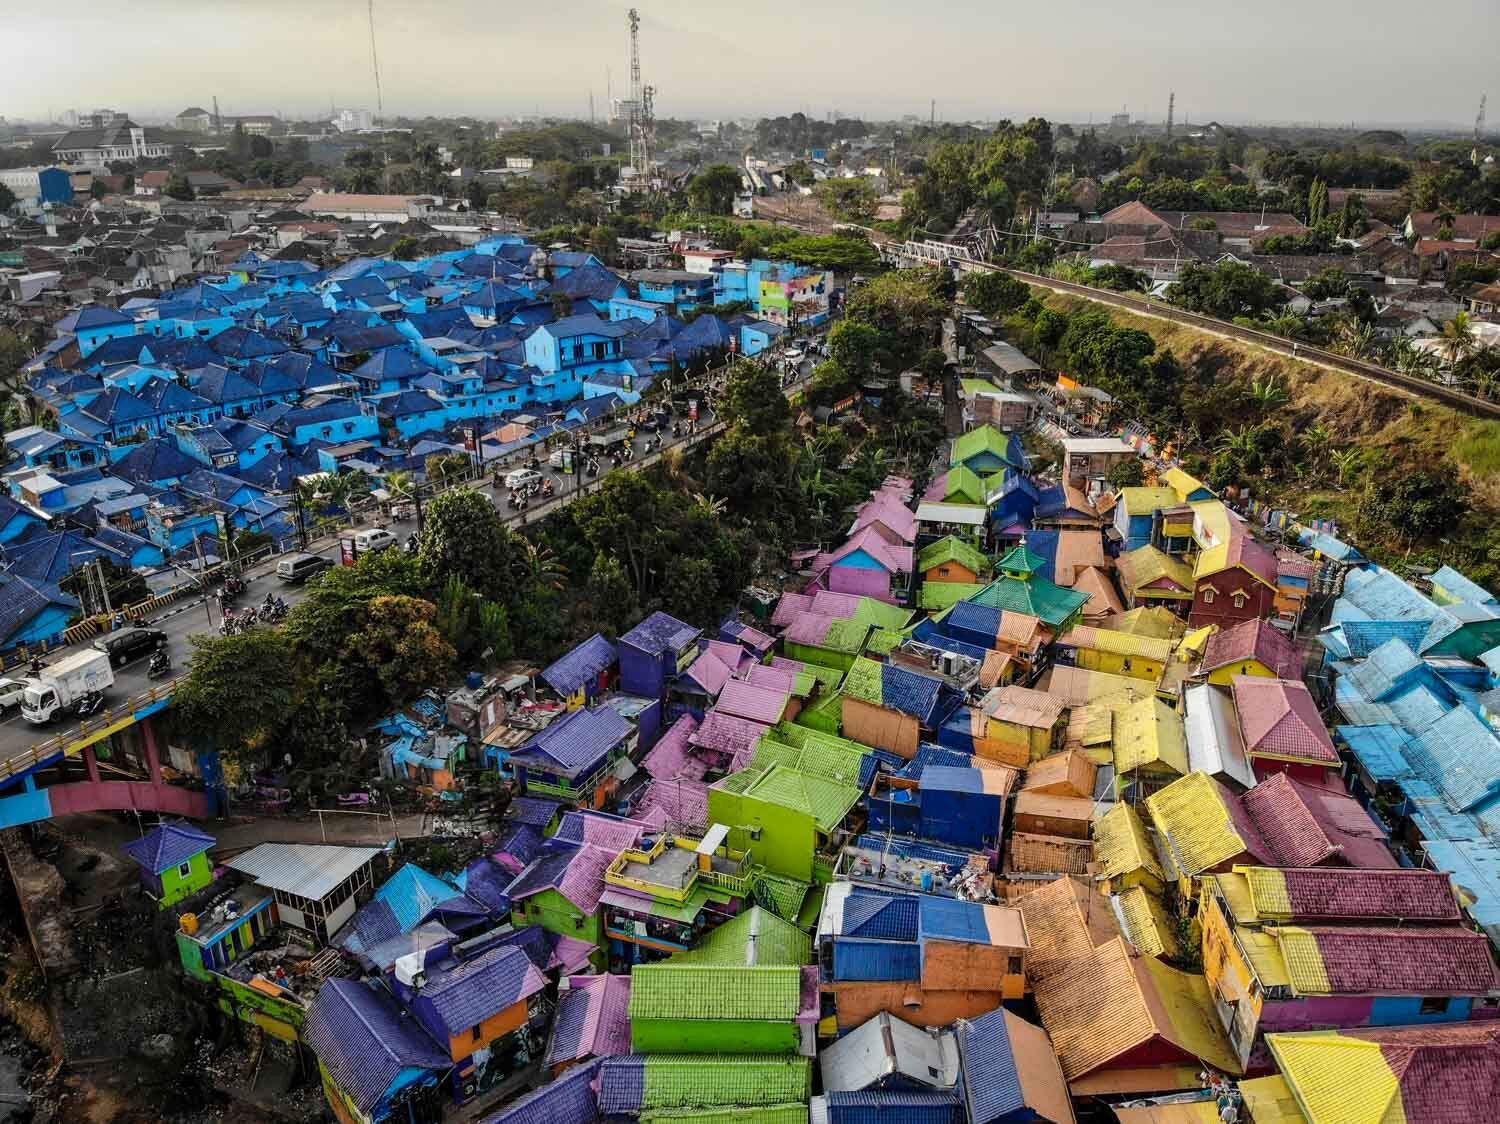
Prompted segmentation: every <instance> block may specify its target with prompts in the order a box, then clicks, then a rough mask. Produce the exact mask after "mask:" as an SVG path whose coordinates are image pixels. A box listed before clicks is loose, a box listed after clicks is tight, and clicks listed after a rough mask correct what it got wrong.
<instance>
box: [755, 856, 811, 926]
mask: <svg viewBox="0 0 1500 1124" xmlns="http://www.w3.org/2000/svg"><path fill="white" fill-rule="evenodd" d="M814 865H816V859H814ZM807 891H808V885H807V883H806V882H799V881H798V880H797V879H795V878H788V877H786V876H785V875H782V874H771V873H770V872H769V871H763V872H761V873H760V874H759V875H758V877H757V879H756V883H755V900H756V901H758V902H760V904H761V905H763V906H765V907H766V908H767V909H769V910H771V911H772V912H773V913H775V914H776V915H777V916H778V917H781V918H785V919H786V920H788V921H792V920H795V919H796V918H797V917H798V915H799V914H800V913H801V911H802V903H803V902H804V901H806V900H807V897H808V893H807Z"/></svg>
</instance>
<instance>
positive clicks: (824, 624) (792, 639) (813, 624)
mask: <svg viewBox="0 0 1500 1124" xmlns="http://www.w3.org/2000/svg"><path fill="white" fill-rule="evenodd" d="M843 619H847V618H841V617H827V616H824V615H823V614H822V613H798V614H797V615H796V616H795V617H794V618H792V620H790V621H788V622H787V626H786V631H785V632H783V633H782V634H781V638H782V639H783V640H785V641H786V642H787V643H789V644H821V643H823V638H824V637H825V636H827V635H828V626H829V625H831V624H833V622H834V621H836V620H843Z"/></svg>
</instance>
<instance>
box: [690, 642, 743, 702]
mask: <svg viewBox="0 0 1500 1124" xmlns="http://www.w3.org/2000/svg"><path fill="white" fill-rule="evenodd" d="M733 670H734V669H733V668H731V667H728V666H726V665H725V663H724V661H723V660H722V659H721V658H720V657H719V655H718V653H717V652H713V651H706V650H705V651H704V652H703V653H702V654H701V655H700V656H699V657H698V658H697V659H695V660H694V661H693V662H692V663H691V664H690V665H689V666H688V669H687V671H685V672H683V674H684V675H685V676H686V677H687V678H689V679H691V680H692V681H693V682H694V683H696V684H698V686H700V687H702V688H703V689H704V691H706V692H707V693H708V694H709V696H710V697H717V696H718V694H719V692H720V691H722V690H723V689H724V684H725V682H726V681H727V680H728V679H729V676H730V674H731V673H732V672H733Z"/></svg>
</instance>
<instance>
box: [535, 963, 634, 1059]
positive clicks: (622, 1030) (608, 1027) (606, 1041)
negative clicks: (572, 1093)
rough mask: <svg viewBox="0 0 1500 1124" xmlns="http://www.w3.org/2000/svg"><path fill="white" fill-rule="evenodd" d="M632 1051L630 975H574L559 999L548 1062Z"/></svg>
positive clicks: (609, 1055)
mask: <svg viewBox="0 0 1500 1124" xmlns="http://www.w3.org/2000/svg"><path fill="white" fill-rule="evenodd" d="M628 1053H630V977H629V976H612V975H607V976H573V977H572V978H571V979H570V980H569V988H568V990H566V991H564V992H562V993H561V994H560V995H559V997H558V1001H557V1016H556V1018H555V1020H554V1022H553V1026H552V1041H551V1042H550V1044H549V1045H548V1048H547V1064H548V1065H556V1064H558V1063H559V1062H571V1061H577V1060H579V1059H582V1058H590V1057H600V1058H603V1057H612V1056H614V1055H617V1054H628Z"/></svg>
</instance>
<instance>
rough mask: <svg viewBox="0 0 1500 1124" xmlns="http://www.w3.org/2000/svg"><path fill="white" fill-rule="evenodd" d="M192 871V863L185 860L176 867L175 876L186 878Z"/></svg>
mask: <svg viewBox="0 0 1500 1124" xmlns="http://www.w3.org/2000/svg"><path fill="white" fill-rule="evenodd" d="M192 872H193V864H192V863H191V862H185V863H183V864H182V865H180V866H179V867H178V868H177V877H178V878H186V877H187V876H188V875H189V874H191V873H192Z"/></svg>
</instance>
